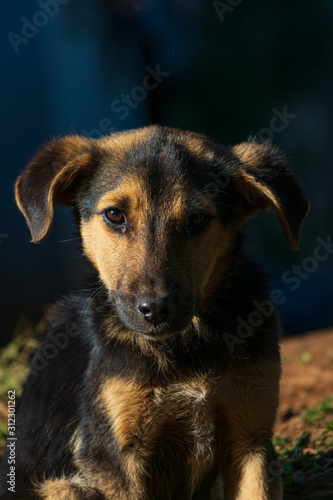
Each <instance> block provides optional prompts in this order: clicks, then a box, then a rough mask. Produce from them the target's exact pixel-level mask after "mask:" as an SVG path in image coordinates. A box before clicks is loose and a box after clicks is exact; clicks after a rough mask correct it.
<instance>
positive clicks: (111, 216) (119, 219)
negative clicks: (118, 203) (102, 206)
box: [104, 208, 125, 224]
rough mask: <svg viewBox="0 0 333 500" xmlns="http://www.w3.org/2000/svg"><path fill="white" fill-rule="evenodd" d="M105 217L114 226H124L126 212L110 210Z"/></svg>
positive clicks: (117, 209) (116, 209)
mask: <svg viewBox="0 0 333 500" xmlns="http://www.w3.org/2000/svg"><path fill="white" fill-rule="evenodd" d="M104 214H105V217H106V218H107V220H108V221H109V222H112V224H124V223H125V216H124V212H122V211H121V210H119V208H109V209H108V210H106V211H105V212H104Z"/></svg>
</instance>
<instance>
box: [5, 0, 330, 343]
mask: <svg viewBox="0 0 333 500" xmlns="http://www.w3.org/2000/svg"><path fill="white" fill-rule="evenodd" d="M1 11H2V12H1V18H0V19H1V20H0V25H1V44H2V64H1V68H2V94H1V97H2V102H1V110H2V119H1V128H2V130H1V135H0V137H1V139H2V145H1V160H2V167H1V168H2V179H1V198H0V202H1V214H2V217H1V224H0V254H1V264H2V272H1V302H0V306H1V318H2V321H1V329H2V330H1V339H2V341H3V342H5V341H6V340H8V339H9V338H10V336H11V334H12V332H13V329H14V326H15V324H16V322H17V321H18V319H19V317H20V316H22V315H23V316H26V317H28V318H29V319H30V320H31V321H33V322H36V321H38V319H39V318H40V316H41V314H42V313H43V311H44V310H45V307H46V306H47V305H48V304H50V303H52V301H54V300H55V299H57V298H58V297H59V296H60V295H61V294H65V293H67V292H68V291H73V290H76V289H78V287H79V286H80V278H81V275H82V269H83V265H84V258H83V257H82V255H81V252H80V248H79V243H78V239H77V235H76V232H75V228H74V224H73V219H72V216H71V214H70V212H69V211H67V210H66V209H57V211H56V218H55V223H54V226H53V229H52V231H51V234H50V236H49V238H48V239H47V240H46V241H45V242H43V243H42V244H40V245H33V244H31V243H29V239H30V238H29V236H30V235H29V233H28V230H27V228H26V225H25V221H24V219H23V216H22V215H21V214H20V213H19V211H18V209H17V208H16V206H15V204H14V200H13V184H14V181H15V179H16V177H17V175H18V174H19V173H20V171H21V170H22V168H23V166H24V165H25V163H26V162H27V161H28V160H29V159H30V158H31V156H32V155H33V153H34V152H35V150H36V148H38V147H39V146H40V145H41V144H42V143H43V142H44V141H46V140H48V139H50V138H51V137H53V136H56V135H59V134H66V133H71V132H77V133H82V134H85V135H89V136H91V137H99V136H101V135H103V134H105V133H109V132H111V131H112V130H115V131H118V130H123V129H128V128H133V127H139V126H143V125H146V124H150V123H159V124H166V125H169V126H174V127H179V128H185V129H190V130H194V131H200V132H203V133H206V134H209V135H211V136H213V137H214V138H215V139H216V140H219V141H221V142H223V143H226V144H228V143H237V142H241V141H242V140H244V139H246V138H247V137H249V136H250V135H255V134H257V135H258V136H259V137H261V138H270V139H272V141H273V142H274V143H275V144H276V145H278V146H279V147H281V148H282V149H283V150H284V151H285V152H286V153H287V154H288V156H289V157H290V160H291V163H292V165H293V167H294V170H295V172H296V174H297V175H298V176H299V178H300V179H301V183H302V185H303V188H304V191H305V193H306V195H307V197H308V199H309V200H310V202H311V205H312V209H311V212H310V215H309V217H308V219H307V220H306V222H305V224H304V227H303V233H302V238H301V251H300V252H292V251H291V250H290V249H289V248H288V246H287V244H286V242H285V241H284V237H283V234H282V231H281V229H280V227H279V226H278V224H277V222H276V221H275V219H274V217H273V215H272V214H267V213H264V214H260V215H258V216H257V217H256V218H255V219H253V220H251V222H250V223H249V224H248V226H249V227H248V233H249V237H248V239H247V243H246V247H247V250H248V252H249V253H250V254H253V255H255V256H256V257H257V259H258V260H260V261H261V262H263V263H264V264H265V265H266V266H267V268H268V270H269V272H270V273H271V278H272V286H273V287H276V288H279V289H281V290H282V291H283V293H284V295H285V298H286V299H285V301H284V303H283V304H282V305H281V306H280V310H281V313H282V318H283V322H284V326H285V329H286V331H287V332H288V333H300V332H303V331H307V330H310V329H316V328H321V327H326V326H332V324H333V286H332V278H333V255H332V254H330V253H329V250H326V253H327V258H326V259H325V260H322V261H318V260H315V258H314V252H315V250H316V248H317V247H318V245H319V241H317V238H322V240H323V241H328V242H329V241H330V240H329V238H330V235H331V234H332V233H333V224H332V214H333V211H332V209H333V196H332V185H333V182H332V178H333V174H332V153H333V138H332V129H333V127H332V120H333V71H332V62H333V44H332V36H333V31H332V27H333V2H332V1H328V0H327V1H324V0H323V1H321V2H312V1H310V0H294V1H293V2H290V1H286V0H284V1H281V0H279V1H278V0H274V1H267V0H265V1H264V0H261V1H260V0H259V1H245V0H244V1H242V0H237V1H236V0H229V1H228V0H226V1H225V2H222V1H216V0H215V1H205V0H155V1H154V0H141V1H140V0H39V1H35V0H16V1H15V2H13V1H12V0H4V1H3V2H2V5H1ZM148 73H150V74H151V75H153V76H151V77H150V79H149V83H150V84H152V83H153V82H156V83H157V84H156V85H154V88H152V89H150V90H147V89H144V88H143V86H144V82H145V81H147V80H145V76H146V75H147V74H148ZM156 73H157V75H156ZM154 74H155V77H154ZM323 254H325V250H322V251H321V255H323ZM293 266H299V267H293ZM285 273H287V274H285ZM295 273H296V274H297V273H298V274H299V276H300V277H299V283H298V286H297V287H296V284H295V283H296V282H295V280H294V281H291V278H293V277H294V276H295ZM300 273H301V274H300ZM283 276H284V278H283ZM294 285H295V286H294ZM293 288H295V289H294V290H293Z"/></svg>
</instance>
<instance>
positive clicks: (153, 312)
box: [137, 295, 172, 326]
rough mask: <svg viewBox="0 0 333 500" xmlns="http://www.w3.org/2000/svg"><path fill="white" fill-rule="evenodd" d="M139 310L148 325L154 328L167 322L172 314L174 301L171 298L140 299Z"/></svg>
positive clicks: (147, 296)
mask: <svg viewBox="0 0 333 500" xmlns="http://www.w3.org/2000/svg"><path fill="white" fill-rule="evenodd" d="M137 309H138V311H139V313H140V314H142V316H143V317H144V319H145V320H146V321H148V323H152V324H153V325H154V326H157V325H159V324H160V323H164V322H165V321H167V319H168V317H169V316H170V314H171V312H172V300H171V298H170V297H169V296H167V297H161V298H154V297H152V296H149V295H143V296H141V297H139V299H138V301H137Z"/></svg>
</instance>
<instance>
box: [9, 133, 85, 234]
mask: <svg viewBox="0 0 333 500" xmlns="http://www.w3.org/2000/svg"><path fill="white" fill-rule="evenodd" d="M93 144H94V141H93V140H91V139H87V138H86V137H83V136H78V135H73V136H67V137H63V138H60V139H55V140H52V141H50V142H48V143H47V144H46V145H45V146H43V147H42V148H41V149H40V150H39V151H38V152H37V153H36V155H35V156H34V157H33V159H32V160H31V161H30V163H28V165H27V166H26V167H25V169H24V171H23V173H22V174H21V175H20V177H19V178H18V179H17V181H16V184H15V198H16V203H17V205H18V207H19V209H20V210H21V212H22V213H23V215H24V217H25V218H26V221H27V223H28V226H29V229H30V232H31V237H32V239H31V241H33V242H34V243H39V242H40V241H42V240H44V239H45V238H46V236H47V235H48V233H49V231H50V229H51V225H52V222H53V216H54V204H55V203H56V202H57V203H59V204H61V205H65V206H73V202H74V197H75V194H76V192H77V189H78V182H74V181H77V180H78V176H79V174H82V173H83V172H84V171H85V170H87V169H88V168H89V166H90V165H91V163H92V153H93Z"/></svg>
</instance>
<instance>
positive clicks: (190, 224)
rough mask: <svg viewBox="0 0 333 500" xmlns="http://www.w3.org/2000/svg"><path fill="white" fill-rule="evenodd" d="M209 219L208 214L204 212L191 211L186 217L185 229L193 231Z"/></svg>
mask: <svg viewBox="0 0 333 500" xmlns="http://www.w3.org/2000/svg"><path fill="white" fill-rule="evenodd" d="M208 221H209V216H208V215H207V214H206V213H204V212H198V213H193V214H191V215H190V216H189V217H188V220H187V224H186V230H187V231H195V230H196V229H200V228H202V227H203V226H205V225H206V224H207V222H208Z"/></svg>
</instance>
